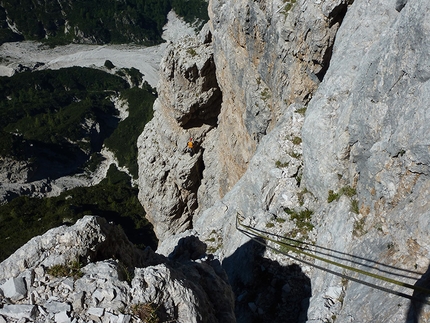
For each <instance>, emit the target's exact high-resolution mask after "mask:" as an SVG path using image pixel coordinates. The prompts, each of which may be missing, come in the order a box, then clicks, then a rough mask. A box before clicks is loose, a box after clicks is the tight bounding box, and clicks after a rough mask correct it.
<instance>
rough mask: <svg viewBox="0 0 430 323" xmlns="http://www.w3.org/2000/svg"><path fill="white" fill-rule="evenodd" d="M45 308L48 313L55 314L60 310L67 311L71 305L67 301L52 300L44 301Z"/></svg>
mask: <svg viewBox="0 0 430 323" xmlns="http://www.w3.org/2000/svg"><path fill="white" fill-rule="evenodd" d="M45 309H46V310H47V311H48V312H49V313H53V314H57V313H60V312H69V311H70V310H71V306H70V304H68V303H63V302H56V301H52V302H47V303H45Z"/></svg>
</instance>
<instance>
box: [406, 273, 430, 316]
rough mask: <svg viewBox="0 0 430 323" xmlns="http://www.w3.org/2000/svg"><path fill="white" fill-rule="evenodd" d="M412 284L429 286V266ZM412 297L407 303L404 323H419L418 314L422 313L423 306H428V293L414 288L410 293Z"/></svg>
mask: <svg viewBox="0 0 430 323" xmlns="http://www.w3.org/2000/svg"><path fill="white" fill-rule="evenodd" d="M414 286H419V287H423V288H430V266H429V267H428V268H427V271H426V272H425V273H424V275H422V277H421V278H420V279H419V280H418V281H417V282H416V283H415V285H414ZM412 297H413V298H414V299H412V300H411V304H410V305H409V309H408V314H407V316H406V323H419V322H424V321H420V316H421V315H422V314H423V313H422V312H423V310H424V306H427V307H428V306H429V304H428V303H427V302H428V301H429V297H430V295H429V294H428V293H425V292H422V291H419V290H415V291H414V293H413V294H412Z"/></svg>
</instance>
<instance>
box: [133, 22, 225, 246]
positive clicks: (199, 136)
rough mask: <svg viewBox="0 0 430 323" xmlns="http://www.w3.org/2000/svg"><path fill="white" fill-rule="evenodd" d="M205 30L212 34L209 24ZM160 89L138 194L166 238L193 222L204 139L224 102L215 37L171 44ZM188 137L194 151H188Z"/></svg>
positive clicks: (141, 145) (144, 138)
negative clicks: (214, 54)
mask: <svg viewBox="0 0 430 323" xmlns="http://www.w3.org/2000/svg"><path fill="white" fill-rule="evenodd" d="M202 35H204V36H206V37H209V38H210V33H209V31H208V30H207V28H206V29H204V30H203V32H202ZM202 37H203V36H202ZM203 38H204V37H203ZM158 91H159V97H158V99H157V100H156V101H155V104H154V118H153V120H152V121H151V122H149V123H148V124H147V125H146V126H145V130H144V132H143V133H142V135H141V136H140V137H139V140H138V149H139V157H138V158H139V159H138V162H139V188H140V191H139V199H140V201H141V202H142V204H143V205H144V207H145V210H146V212H147V217H148V219H149V220H150V221H151V222H152V223H153V224H155V226H154V230H155V233H156V235H157V237H158V238H159V239H163V238H164V237H166V236H168V235H171V234H173V233H175V232H181V231H184V230H186V229H188V228H190V227H192V215H193V213H194V211H195V210H196V209H197V208H198V200H197V191H198V188H199V185H200V182H201V178H202V172H203V168H204V162H203V158H204V147H203V140H204V138H205V136H206V134H207V133H208V132H210V131H212V130H213V128H214V127H216V124H217V122H216V120H217V116H218V114H219V108H220V102H221V92H220V90H219V87H218V84H217V81H216V78H215V65H214V61H213V53H212V45H211V43H207V42H205V40H204V41H200V40H199V39H198V38H197V37H187V38H185V39H182V43H181V45H179V44H176V45H175V44H170V45H169V47H168V49H167V54H166V56H165V57H164V59H163V60H162V63H161V76H160V81H159V84H158ZM189 138H192V140H193V142H194V151H193V153H192V154H188V153H187V152H186V146H187V142H188V140H189Z"/></svg>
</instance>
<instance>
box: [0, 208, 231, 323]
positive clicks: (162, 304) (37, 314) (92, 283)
mask: <svg viewBox="0 0 430 323" xmlns="http://www.w3.org/2000/svg"><path fill="white" fill-rule="evenodd" d="M178 246H180V248H176V249H172V250H170V257H169V258H167V257H164V256H161V255H158V254H155V253H154V252H153V251H152V250H151V249H149V248H148V249H145V250H144V251H142V250H139V249H136V248H135V247H134V246H133V245H132V244H131V243H130V242H129V241H128V239H127V237H126V236H125V235H124V233H123V231H122V230H121V229H120V228H119V227H117V226H116V225H114V224H110V223H107V222H106V221H105V220H104V219H103V218H99V217H94V216H86V217H84V218H83V219H81V220H79V221H78V222H77V223H76V224H75V225H73V226H71V227H60V228H56V229H52V230H50V231H48V232H47V233H45V234H44V235H42V236H39V237H36V238H33V239H32V240H31V241H29V242H28V243H27V244H26V245H24V246H23V247H21V248H20V249H19V250H18V251H17V252H16V253H15V254H13V255H12V256H10V257H9V258H8V259H6V260H5V261H3V262H2V263H1V264H0V277H1V278H0V304H1V306H0V322H5V321H7V322H27V321H28V320H29V321H35V322H45V321H55V322H146V321H147V320H150V319H152V320H155V319H160V320H164V321H167V320H174V321H177V322H235V318H234V314H233V307H234V301H233V297H232V292H231V288H230V286H229V285H228V284H227V278H226V274H225V272H224V271H223V270H222V268H221V266H220V264H219V262H217V261H216V260H214V259H213V258H211V257H208V256H207V255H206V245H205V244H204V243H202V242H201V241H199V240H198V239H197V238H192V237H189V238H186V239H183V240H182V241H180V243H179V245H178ZM151 317H152V318H151Z"/></svg>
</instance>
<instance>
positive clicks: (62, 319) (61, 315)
mask: <svg viewBox="0 0 430 323" xmlns="http://www.w3.org/2000/svg"><path fill="white" fill-rule="evenodd" d="M71 322H72V319H71V317H70V316H69V314H67V312H66V311H62V312H58V313H56V314H55V323H71Z"/></svg>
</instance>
